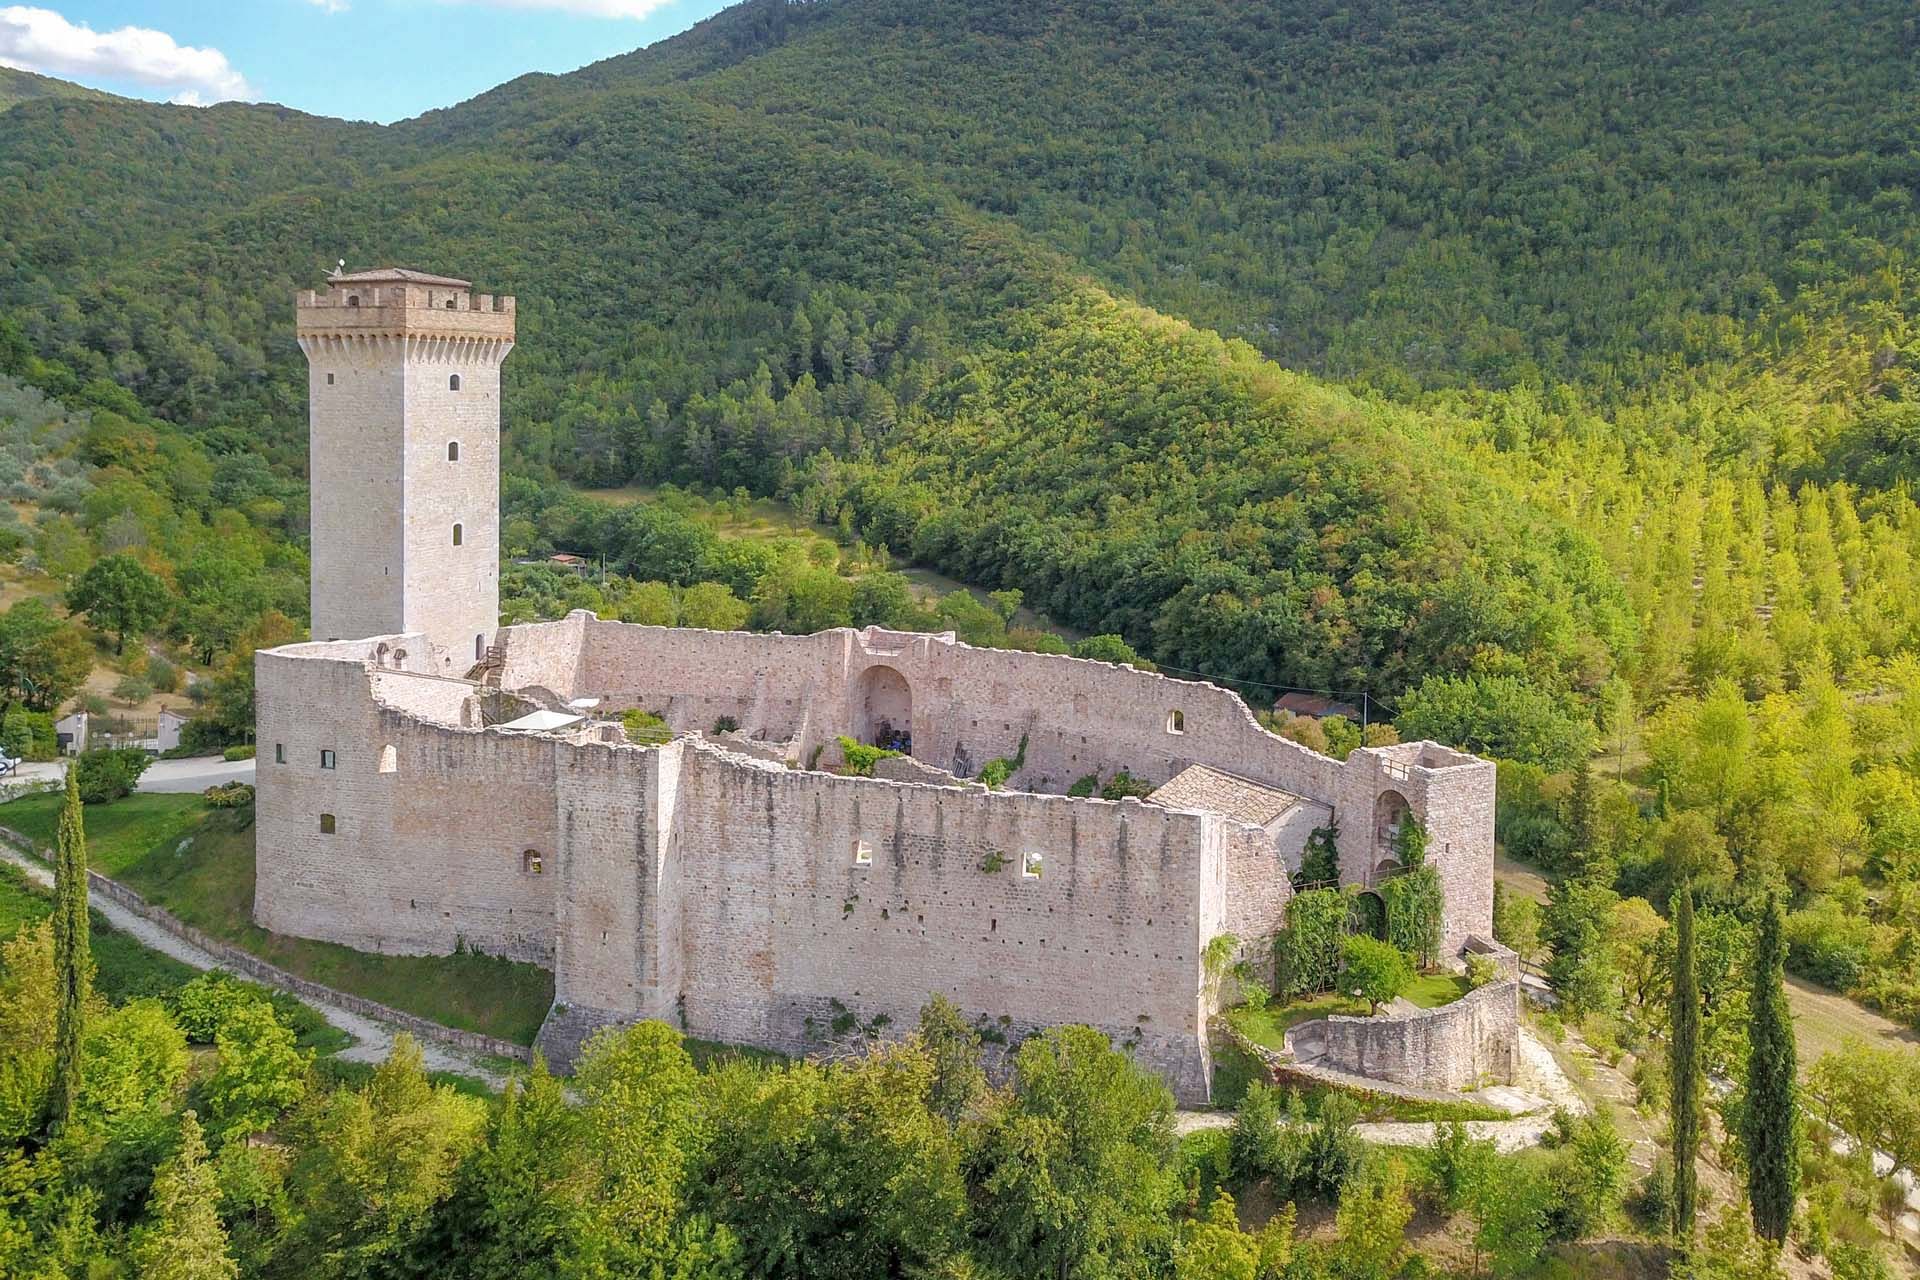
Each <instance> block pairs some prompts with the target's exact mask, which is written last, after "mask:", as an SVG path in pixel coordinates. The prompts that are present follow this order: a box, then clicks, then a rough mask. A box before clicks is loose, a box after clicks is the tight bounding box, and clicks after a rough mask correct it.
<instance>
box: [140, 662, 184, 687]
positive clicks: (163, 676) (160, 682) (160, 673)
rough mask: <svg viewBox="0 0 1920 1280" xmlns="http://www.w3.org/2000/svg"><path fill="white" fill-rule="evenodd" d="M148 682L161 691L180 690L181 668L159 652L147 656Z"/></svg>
mask: <svg viewBox="0 0 1920 1280" xmlns="http://www.w3.org/2000/svg"><path fill="white" fill-rule="evenodd" d="M147 683H148V684H150V685H152V686H153V687H154V688H156V689H158V690H159V691H160V692H161V693H178V692H180V668H178V667H176V666H174V665H173V664H172V663H171V662H168V661H167V660H166V659H165V658H163V657H161V656H160V655H159V654H152V655H149V656H148V658H147Z"/></svg>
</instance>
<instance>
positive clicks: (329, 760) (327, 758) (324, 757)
mask: <svg viewBox="0 0 1920 1280" xmlns="http://www.w3.org/2000/svg"><path fill="white" fill-rule="evenodd" d="M320 767H321V768H322V769H331V768H333V752H331V751H328V750H327V749H326V748H324V747H322V748H321V750H320Z"/></svg>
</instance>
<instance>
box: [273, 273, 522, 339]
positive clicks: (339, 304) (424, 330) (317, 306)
mask: <svg viewBox="0 0 1920 1280" xmlns="http://www.w3.org/2000/svg"><path fill="white" fill-rule="evenodd" d="M294 315H295V329H296V333H297V336H298V337H299V339H300V345H301V349H302V350H306V351H307V353H308V354H309V355H311V354H312V351H311V349H310V348H309V346H308V344H309V342H310V341H313V340H318V341H325V340H328V339H349V340H350V339H356V338H363V339H364V338H414V337H421V338H455V339H469V340H478V341H481V342H486V343H490V344H500V346H501V349H500V350H499V351H497V352H492V353H489V354H492V355H494V356H495V358H497V359H505V358H506V354H507V349H508V348H511V347H512V345H513V297H512V295H510V294H492V293H474V292H473V285H472V282H471V281H467V280H456V279H454V278H453V277H452V276H436V275H429V274H428V273H426V272H424V271H410V270H407V269H406V268H404V267H378V268H376V269H374V270H372V271H356V272H353V273H351V274H343V273H341V272H339V271H336V272H334V273H333V274H332V275H330V276H328V277H327V287H326V288H325V289H324V290H321V289H303V290H301V291H300V292H299V293H298V294H297V295H296V296H295V299H294Z"/></svg>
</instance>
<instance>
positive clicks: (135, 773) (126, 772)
mask: <svg viewBox="0 0 1920 1280" xmlns="http://www.w3.org/2000/svg"><path fill="white" fill-rule="evenodd" d="M151 763H152V757H150V756H149V755H147V753H146V752H144V751H141V750H139V749H137V748H134V747H119V748H107V749H102V750H99V751H83V752H81V754H80V757H79V758H78V759H77V760H75V761H74V764H73V767H74V768H75V769H76V770H78V771H79V778H80V799H81V801H82V802H83V803H85V804H112V803H113V802H114V801H115V800H118V799H120V798H121V797H122V796H126V795H131V794H132V793H133V788H134V787H135V785H137V784H138V783H139V781H140V775H141V774H143V773H145V772H146V771H147V766H148V765H149V764H151Z"/></svg>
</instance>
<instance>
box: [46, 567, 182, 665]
mask: <svg viewBox="0 0 1920 1280" xmlns="http://www.w3.org/2000/svg"><path fill="white" fill-rule="evenodd" d="M171 604H172V596H171V594H170V593H169V592H168V590H167V584H166V583H164V582H162V581H161V580H160V579H159V578H158V577H156V576H154V574H153V573H152V572H151V571H150V570H148V568H147V567H146V566H145V565H143V564H141V563H140V562H139V561H138V560H136V559H134V558H133V557H132V556H131V555H129V554H127V553H126V552H124V551H119V552H115V553H114V554H113V555H110V556H102V557H100V559H98V560H96V561H94V562H93V564H92V565H91V566H90V567H89V568H88V569H87V571H86V572H85V573H83V574H81V575H80V580H79V581H78V582H76V583H74V584H73V586H72V587H70V588H69V589H68V590H67V608H69V609H71V610H73V611H74V612H75V613H84V614H86V615H87V620H88V621H89V622H91V623H92V624H93V625H94V626H96V627H98V628H99V629H100V630H102V631H111V632H112V633H113V636H114V642H113V651H114V652H115V653H122V652H124V651H125V650H126V647H127V637H128V636H129V635H132V634H136V633H137V634H145V633H146V632H148V631H151V630H152V629H153V628H154V627H156V626H158V625H159V624H160V623H161V621H162V620H163V619H165V618H166V616H167V610H168V608H169V607H170V606H171Z"/></svg>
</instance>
